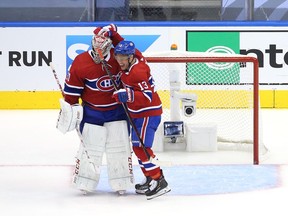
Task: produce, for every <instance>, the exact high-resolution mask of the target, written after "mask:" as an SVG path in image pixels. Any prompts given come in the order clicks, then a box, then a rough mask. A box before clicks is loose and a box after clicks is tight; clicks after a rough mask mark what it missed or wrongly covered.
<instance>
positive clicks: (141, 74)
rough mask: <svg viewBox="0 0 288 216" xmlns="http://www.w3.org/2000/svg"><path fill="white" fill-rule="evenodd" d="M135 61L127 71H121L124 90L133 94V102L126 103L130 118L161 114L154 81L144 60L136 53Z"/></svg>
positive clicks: (160, 104) (160, 105) (138, 52)
mask: <svg viewBox="0 0 288 216" xmlns="http://www.w3.org/2000/svg"><path fill="white" fill-rule="evenodd" d="M135 58H136V61H135V63H134V64H133V65H131V67H130V68H129V71H126V72H125V71H122V73H121V81H122V84H123V86H124V87H125V88H130V89H131V90H132V91H133V92H134V99H133V102H131V103H127V106H128V110H129V111H130V114H131V117H133V118H143V117H148V116H157V115H161V114H162V103H161V100H160V97H159V95H158V93H157V92H156V90H155V85H154V79H153V77H152V75H151V72H150V67H149V66H148V64H147V62H146V60H145V58H144V57H143V56H142V54H141V52H140V51H138V50H137V51H136V55H135Z"/></svg>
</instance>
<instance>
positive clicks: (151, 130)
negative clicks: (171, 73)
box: [114, 41, 171, 200]
mask: <svg viewBox="0 0 288 216" xmlns="http://www.w3.org/2000/svg"><path fill="white" fill-rule="evenodd" d="M114 55H115V58H116V60H117V62H118V63H119V65H120V67H121V70H122V72H121V77H120V79H121V81H122V84H123V87H124V88H122V89H120V90H118V91H115V92H114V97H115V98H116V100H117V101H118V102H120V103H127V107H128V110H129V112H130V115H131V117H132V119H133V121H134V123H135V126H136V128H137V129H138V132H139V134H140V137H141V139H142V140H143V142H144V144H145V147H146V149H147V151H148V152H149V155H151V156H152V157H153V158H154V157H155V154H154V153H153V150H152V149H151V148H152V145H153V140H154V135H155V132H156V130H157V127H158V125H159V124H160V122H161V114H162V103H161V100H160V98H159V96H158V94H157V92H156V91H155V89H154V80H153V77H152V76H151V73H150V68H149V66H148V64H147V63H146V60H145V58H144V57H143V56H142V53H141V52H140V51H139V50H137V49H135V46H134V43H133V42H131V41H121V42H120V43H118V45H117V46H116V47H115V50H114ZM131 139H132V146H133V150H134V153H135V155H136V156H137V158H138V163H139V165H140V167H141V170H142V172H143V174H144V175H145V179H144V181H143V182H142V183H140V184H136V185H135V189H136V193H139V194H145V195H146V196H147V199H148V200H150V199H153V198H155V197H158V196H160V195H163V194H165V193H168V192H169V191H170V190H171V189H170V188H169V187H168V183H167V182H166V180H165V178H164V175H163V171H162V169H161V168H160V167H159V166H157V165H155V164H153V163H150V162H149V160H148V158H147V156H146V154H145V152H144V150H143V148H142V147H141V143H140V141H139V138H138V137H137V134H136V133H135V131H134V130H133V129H132V138H131Z"/></svg>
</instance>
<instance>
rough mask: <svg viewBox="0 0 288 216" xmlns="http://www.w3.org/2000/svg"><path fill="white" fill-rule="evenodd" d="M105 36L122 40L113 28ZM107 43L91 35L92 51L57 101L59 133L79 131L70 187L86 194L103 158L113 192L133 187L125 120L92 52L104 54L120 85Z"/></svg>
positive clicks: (94, 182)
mask: <svg viewBox="0 0 288 216" xmlns="http://www.w3.org/2000/svg"><path fill="white" fill-rule="evenodd" d="M103 31H106V32H109V36H110V38H111V37H113V34H114V33H115V34H114V35H115V37H121V36H120V35H119V34H116V32H117V27H116V26H114V25H112V24H111V25H109V26H106V27H105V28H103ZM110 38H109V37H105V36H103V34H101V35H94V36H93V37H92V48H91V50H88V51H86V52H83V53H81V54H79V55H77V56H76V58H75V59H74V61H73V63H72V65H71V67H70V70H69V72H68V74H67V77H66V79H65V83H64V92H63V93H64V99H60V106H61V110H60V113H59V118H58V121H57V128H58V129H59V130H60V131H61V132H62V133H66V132H68V131H72V130H75V129H76V130H77V132H78V135H79V137H80V141H81V144H80V147H79V150H78V154H77V158H76V166H75V172H74V178H73V184H74V185H75V186H76V188H78V189H79V190H81V191H83V192H84V193H87V192H93V191H95V190H96V189H97V185H98V183H99V179H100V167H101V165H102V160H103V154H104V153H105V154H106V160H107V173H108V178H109V185H110V187H111V189H112V190H113V191H115V192H117V193H119V194H123V193H125V191H126V190H127V189H129V188H132V187H133V186H134V179H133V170H132V156H131V146H130V141H129V134H128V126H127V125H128V124H127V116H126V114H125V111H124V109H123V107H122V106H121V104H118V103H117V102H116V101H115V99H114V98H113V97H112V96H113V92H114V89H113V85H112V83H111V80H110V78H109V76H108V75H107V74H106V72H105V70H104V69H103V67H102V64H101V63H100V59H99V56H98V54H97V52H96V50H97V49H101V50H102V53H103V54H104V56H105V60H106V61H107V63H108V65H109V67H110V71H111V73H112V74H113V77H114V78H115V80H118V79H119V78H118V77H119V74H118V73H119V71H120V68H119V65H118V63H117V62H116V60H115V59H114V56H113V48H112V40H111V39H110ZM117 83H119V85H120V82H119V81H117ZM119 87H120V86H119ZM80 100H81V101H82V103H81V105H80V104H79V101H80Z"/></svg>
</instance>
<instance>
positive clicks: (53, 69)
mask: <svg viewBox="0 0 288 216" xmlns="http://www.w3.org/2000/svg"><path fill="white" fill-rule="evenodd" d="M49 65H50V68H51V69H52V72H53V75H54V78H55V80H56V82H57V85H58V87H59V89H60V91H61V94H62V96H63V98H64V91H63V88H62V86H61V84H60V81H59V79H58V76H57V73H56V70H55V68H54V66H53V64H52V62H50V64H49ZM76 131H77V134H78V136H79V139H80V142H81V145H82V146H83V151H84V152H85V154H86V157H87V159H88V161H89V163H90V164H91V165H92V166H93V169H94V171H95V172H96V170H97V169H96V167H95V165H94V163H93V162H92V160H91V158H90V156H89V154H88V152H87V150H86V146H85V143H84V141H83V138H82V134H81V132H80V130H79V127H78V125H77V126H76Z"/></svg>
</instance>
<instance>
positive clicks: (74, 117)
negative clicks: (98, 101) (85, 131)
mask: <svg viewBox="0 0 288 216" xmlns="http://www.w3.org/2000/svg"><path fill="white" fill-rule="evenodd" d="M60 107H61V110H60V112H59V117H58V120H57V125H56V128H57V129H58V130H60V131H61V132H62V133H63V134H65V133H66V132H69V131H72V130H74V129H75V128H76V127H77V125H78V124H79V123H80V122H81V121H82V118H83V107H82V106H81V105H79V104H75V105H72V106H71V105H70V104H69V103H67V102H66V101H65V100H64V99H63V98H61V99H60Z"/></svg>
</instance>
